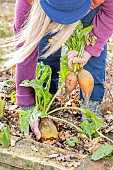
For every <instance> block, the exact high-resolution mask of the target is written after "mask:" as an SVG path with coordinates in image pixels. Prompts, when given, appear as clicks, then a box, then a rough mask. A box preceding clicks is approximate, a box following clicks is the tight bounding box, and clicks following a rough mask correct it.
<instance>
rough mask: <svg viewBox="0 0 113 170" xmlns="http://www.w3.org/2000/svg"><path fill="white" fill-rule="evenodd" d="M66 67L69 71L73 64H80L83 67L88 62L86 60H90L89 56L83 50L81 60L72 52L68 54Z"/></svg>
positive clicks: (76, 52) (74, 51)
mask: <svg viewBox="0 0 113 170" xmlns="http://www.w3.org/2000/svg"><path fill="white" fill-rule="evenodd" d="M67 55H68V67H69V69H70V70H72V69H73V63H82V64H83V66H84V65H85V64H86V63H87V62H88V60H89V59H90V58H91V55H90V54H89V53H88V52H87V51H85V50H84V52H83V55H82V58H77V57H76V56H77V55H78V51H76V50H72V51H69V52H68V54H67Z"/></svg>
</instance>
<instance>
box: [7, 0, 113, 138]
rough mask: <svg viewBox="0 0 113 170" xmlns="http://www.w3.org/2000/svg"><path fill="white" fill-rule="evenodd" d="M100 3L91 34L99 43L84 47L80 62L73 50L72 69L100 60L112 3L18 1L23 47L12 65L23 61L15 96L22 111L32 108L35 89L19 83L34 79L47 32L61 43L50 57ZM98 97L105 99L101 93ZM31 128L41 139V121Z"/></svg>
mask: <svg viewBox="0 0 113 170" xmlns="http://www.w3.org/2000/svg"><path fill="white" fill-rule="evenodd" d="M100 4H101V7H100V9H99V11H98V12H97V14H96V15H95V17H94V19H93V21H92V23H93V24H94V25H95V27H94V29H93V30H92V32H91V35H95V36H96V37H97V42H96V44H95V46H94V47H92V46H88V47H86V48H85V51H84V53H83V57H82V58H81V59H78V58H76V57H75V56H76V55H77V52H76V51H70V52H69V53H68V59H69V62H68V65H69V68H70V69H72V64H73V63H74V62H78V63H83V64H84V65H86V64H87V63H88V62H89V61H90V59H91V56H96V57H98V56H99V55H100V53H101V52H102V50H103V47H104V45H105V44H106V42H107V40H108V38H109V37H110V36H111V35H112V33H113V1H112V0H105V1H104V2H103V0H101V1H97V0H94V1H93V2H92V0H82V1H79V0H70V1H67V0H62V1H61V0H57V1H54V0H35V1H34V3H33V4H32V6H31V5H30V4H29V3H28V2H27V1H26V0H17V1H16V13H15V27H14V30H15V35H16V38H15V44H16V45H17V46H18V44H23V45H22V46H21V47H18V50H17V51H16V52H15V56H16V57H15V58H13V60H12V63H19V62H21V63H19V64H17V71H16V85H17V96H16V97H17V104H18V105H19V106H21V107H22V109H29V108H31V107H33V105H34V104H35V99H34V91H33V89H32V88H24V87H20V86H19V84H20V83H21V82H22V81H23V80H25V79H29V80H31V79H34V78H35V68H36V64H37V56H38V50H37V45H38V44H39V42H40V41H41V39H42V37H43V36H44V35H45V34H46V33H47V32H49V33H52V34H53V33H57V34H56V37H57V40H58V41H57V42H56V43H55V44H54V45H50V49H49V50H48V51H47V52H46V53H45V54H44V56H45V57H47V56H49V55H50V54H52V53H54V52H55V51H57V50H58V49H59V48H60V47H61V46H62V44H63V43H64V42H65V41H66V40H67V39H68V38H69V37H70V35H71V34H72V32H73V31H74V29H75V27H76V25H77V21H78V20H80V19H82V18H83V17H84V16H85V15H86V14H87V13H89V12H90V10H92V9H94V8H95V7H96V6H99V5H100ZM26 18H27V20H26ZM9 64H10V63H9ZM97 66H98V62H97ZM103 69H104V68H103ZM93 70H94V69H93ZM97 79H98V78H97ZM97 93H98V92H97ZM99 97H100V98H102V96H100V94H99ZM31 126H32V129H33V130H34V133H35V135H36V138H37V139H39V138H40V132H39V130H38V129H37V126H38V121H37V122H36V123H35V124H31Z"/></svg>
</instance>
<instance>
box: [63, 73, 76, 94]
mask: <svg viewBox="0 0 113 170" xmlns="http://www.w3.org/2000/svg"><path fill="white" fill-rule="evenodd" d="M76 85H77V76H76V74H75V73H74V72H71V73H70V74H68V75H67V76H66V80H65V87H66V91H67V92H69V93H71V92H72V91H73V90H74V89H75V88H76Z"/></svg>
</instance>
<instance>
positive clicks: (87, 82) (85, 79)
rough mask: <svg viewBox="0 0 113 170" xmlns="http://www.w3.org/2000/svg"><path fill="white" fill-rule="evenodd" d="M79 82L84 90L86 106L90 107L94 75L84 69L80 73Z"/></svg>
mask: <svg viewBox="0 0 113 170" xmlns="http://www.w3.org/2000/svg"><path fill="white" fill-rule="evenodd" d="M78 83H79V85H80V88H81V89H82V91H83V97H84V98H85V100H86V107H88V102H89V98H90V95H91V93H92V90H93V87H94V79H93V76H92V75H91V74H90V73H89V72H88V71H87V70H85V69H82V70H80V71H79V73H78Z"/></svg>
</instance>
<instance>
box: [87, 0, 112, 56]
mask: <svg viewBox="0 0 113 170" xmlns="http://www.w3.org/2000/svg"><path fill="white" fill-rule="evenodd" d="M101 6H102V7H101V9H100V10H99V12H98V13H97V14H96V16H95V17H94V19H93V23H92V24H94V29H93V30H92V31H91V33H90V35H91V36H93V35H95V36H96V37H97V42H96V44H95V45H94V46H87V47H86V48H85V50H86V51H87V52H89V53H90V54H91V55H92V56H96V57H98V56H99V55H100V53H101V52H102V50H103V47H104V45H105V44H106V42H107V40H108V39H109V38H110V36H111V35H112V34H113V0H105V2H103V3H102V4H101Z"/></svg>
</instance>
